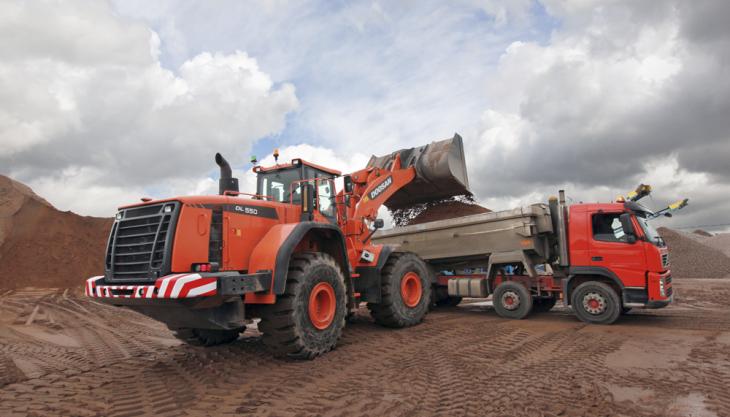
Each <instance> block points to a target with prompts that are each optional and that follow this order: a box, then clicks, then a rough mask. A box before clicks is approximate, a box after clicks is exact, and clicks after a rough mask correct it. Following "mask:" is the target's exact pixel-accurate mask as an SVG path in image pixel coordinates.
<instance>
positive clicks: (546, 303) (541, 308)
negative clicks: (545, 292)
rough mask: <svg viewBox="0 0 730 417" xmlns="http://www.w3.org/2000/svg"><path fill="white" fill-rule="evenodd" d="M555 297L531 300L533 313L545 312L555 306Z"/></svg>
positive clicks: (556, 300)
mask: <svg viewBox="0 0 730 417" xmlns="http://www.w3.org/2000/svg"><path fill="white" fill-rule="evenodd" d="M557 302H558V299H557V297H547V298H535V299H533V300H532V312H533V313H547V312H548V311H550V310H552V309H553V307H555V304H556V303H557Z"/></svg>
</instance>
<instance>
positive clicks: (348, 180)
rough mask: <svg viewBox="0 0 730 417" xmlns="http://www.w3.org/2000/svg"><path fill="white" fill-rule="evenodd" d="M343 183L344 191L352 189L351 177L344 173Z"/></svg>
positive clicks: (347, 191) (349, 191)
mask: <svg viewBox="0 0 730 417" xmlns="http://www.w3.org/2000/svg"><path fill="white" fill-rule="evenodd" d="M343 181H344V185H345V192H346V193H351V192H352V190H353V184H352V177H351V176H349V175H345V176H344V177H343Z"/></svg>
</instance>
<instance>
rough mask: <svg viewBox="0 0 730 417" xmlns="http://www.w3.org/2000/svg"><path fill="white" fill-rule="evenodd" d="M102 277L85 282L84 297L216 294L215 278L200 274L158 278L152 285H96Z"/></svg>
mask: <svg viewBox="0 0 730 417" xmlns="http://www.w3.org/2000/svg"><path fill="white" fill-rule="evenodd" d="M102 278H104V277H103V276H97V277H91V278H89V279H87V280H86V290H85V292H86V296H87V297H94V298H193V297H209V296H212V295H216V293H217V280H218V279H217V278H216V277H201V276H200V274H172V275H167V276H164V277H162V278H158V279H157V281H155V284H154V285H97V283H98V282H99V280H101V279H102Z"/></svg>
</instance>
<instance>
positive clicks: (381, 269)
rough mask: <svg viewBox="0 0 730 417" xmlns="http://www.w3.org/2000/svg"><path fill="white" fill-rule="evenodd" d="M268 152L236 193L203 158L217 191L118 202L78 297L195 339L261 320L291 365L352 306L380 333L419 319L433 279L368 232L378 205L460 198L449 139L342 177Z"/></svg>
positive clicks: (267, 338)
mask: <svg viewBox="0 0 730 417" xmlns="http://www.w3.org/2000/svg"><path fill="white" fill-rule="evenodd" d="M274 157H275V160H276V164H275V165H274V166H269V167H263V166H259V165H256V166H254V168H253V171H254V172H255V173H256V176H257V185H256V190H255V191H254V192H251V193H246V192H240V191H239V187H238V180H237V179H236V178H233V176H232V170H231V167H230V165H229V164H228V162H227V161H226V159H225V158H224V157H223V156H221V155H220V154H216V156H215V161H216V163H217V164H218V166H219V167H220V180H219V194H218V195H208V196H183V197H174V198H168V199H160V200H148V199H145V200H143V201H142V202H141V203H136V204H131V205H128V206H124V207H121V208H120V209H119V211H118V212H117V213H116V217H115V221H114V224H113V226H112V229H111V233H110V235H109V240H108V243H107V249H106V258H105V270H104V274H103V275H100V276H96V277H92V278H89V279H88V280H87V282H86V294H87V295H88V296H89V297H94V298H95V299H97V300H99V301H102V302H104V303H108V304H112V305H119V306H127V307H129V308H131V309H133V310H136V311H138V312H140V313H142V314H145V315H147V316H150V317H152V318H154V319H156V320H159V321H161V322H164V323H165V324H167V326H168V327H169V328H170V329H172V330H173V331H174V332H175V334H176V336H177V337H179V338H181V339H183V340H185V341H186V342H189V343H194V344H202V345H215V344H220V343H225V342H230V341H233V340H235V339H237V338H238V336H239V334H240V333H241V332H242V331H243V330H244V329H245V327H246V324H247V323H251V322H252V320H254V319H260V322H259V330H260V331H261V332H262V333H263V342H264V343H265V345H266V346H267V347H268V348H269V349H270V350H271V351H272V352H273V353H274V354H275V355H276V356H280V357H288V358H297V359H311V358H314V357H316V356H319V355H321V354H323V353H325V352H327V351H329V350H331V349H333V348H334V347H335V346H336V344H337V341H338V339H339V338H340V335H341V333H342V329H343V327H344V326H345V323H346V317H347V315H348V314H349V313H350V312H353V311H354V310H356V309H357V308H358V307H359V306H360V305H361V303H367V306H368V308H369V309H370V312H371V314H372V316H373V318H374V320H375V322H377V323H378V324H381V325H383V326H388V327H395V328H399V327H407V326H412V325H415V324H417V323H419V322H421V321H422V320H423V318H424V316H425V315H426V313H427V311H428V308H429V304H430V301H431V300H430V292H431V287H432V285H434V283H435V279H436V277H435V274H433V273H432V272H431V270H430V269H429V268H428V266H427V265H426V264H425V263H424V261H423V260H422V259H420V258H419V257H418V256H417V255H415V254H412V253H406V252H400V251H397V250H396V249H395V248H394V247H393V246H389V245H381V244H373V243H372V241H371V237H372V235H373V233H374V232H375V231H376V230H377V229H378V228H381V227H382V226H383V221H382V220H381V219H378V218H377V213H378V209H379V208H380V207H381V206H383V205H386V206H387V207H389V208H391V209H397V208H402V207H407V206H408V205H410V204H415V203H422V202H426V201H431V200H436V199H442V198H446V197H449V196H453V195H459V194H465V193H467V192H468V179H467V175H466V168H465V164H464V149H463V143H462V139H461V137H460V136H459V135H458V134H457V135H454V137H453V138H451V139H446V140H442V141H436V142H433V143H430V144H428V145H425V146H421V147H416V148H408V149H401V150H399V151H396V152H393V153H391V154H389V155H384V156H381V157H375V156H373V157H372V158H371V159H370V161H369V163H368V164H367V166H366V167H364V168H363V169H361V170H359V171H356V172H353V173H350V174H347V175H344V176H343V175H342V174H341V173H340V172H339V171H337V170H334V169H330V168H326V167H322V166H319V165H316V164H314V163H311V162H308V161H304V160H302V159H293V160H291V161H290V162H287V163H281V164H280V163H278V153H277V152H275V154H274ZM340 176H342V183H343V189H342V190H339V191H337V190H336V189H335V178H337V177H340ZM252 191H253V190H252Z"/></svg>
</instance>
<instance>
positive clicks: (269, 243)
mask: <svg viewBox="0 0 730 417" xmlns="http://www.w3.org/2000/svg"><path fill="white" fill-rule="evenodd" d="M298 250H301V251H316V252H324V253H327V254H329V255H330V256H332V257H333V258H334V259H335V261H337V264H338V265H339V266H340V268H341V269H342V274H343V275H344V277H345V282H349V281H350V266H349V263H348V260H347V250H346V249H345V239H344V236H343V234H342V231H341V230H340V229H339V228H338V227H337V226H335V225H332V224H327V223H319V222H300V223H296V224H280V225H276V226H274V227H272V228H271V229H270V230H269V231H268V232H267V233H266V235H265V236H264V237H263V239H261V241H260V242H259V243H258V245H256V247H255V248H254V250H253V252H252V253H251V261H250V263H249V272H260V271H271V273H272V277H273V279H272V288H271V290H270V293H269V294H268V295H272V294H277V295H280V294H283V293H284V290H285V289H286V276H287V273H288V271H289V260H290V259H291V256H292V254H293V253H294V252H296V251H298ZM250 298H251V299H257V298H258V297H250ZM265 298H266V299H257V301H258V302H264V303H272V302H274V297H265ZM251 301H253V300H251Z"/></svg>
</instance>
